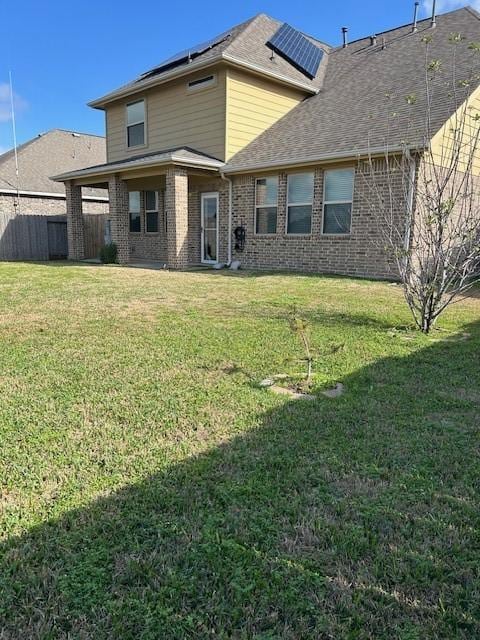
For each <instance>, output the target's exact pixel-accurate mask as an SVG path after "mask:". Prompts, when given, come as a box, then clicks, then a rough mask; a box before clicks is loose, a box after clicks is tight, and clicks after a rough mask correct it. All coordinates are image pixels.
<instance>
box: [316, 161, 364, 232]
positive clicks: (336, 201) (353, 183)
mask: <svg viewBox="0 0 480 640" xmlns="http://www.w3.org/2000/svg"><path fill="white" fill-rule="evenodd" d="M346 169H350V170H351V171H352V173H353V180H352V199H351V200H325V192H326V190H327V173H333V172H334V171H346ZM355 173H356V172H355V167H342V168H341V169H326V170H325V171H324V172H323V196H322V227H321V235H322V236H329V237H338V238H348V237H349V236H351V235H352V219H353V196H354V194H355ZM327 204H349V205H351V209H350V228H349V230H348V231H347V232H346V233H325V231H324V228H325V206H326V205H327Z"/></svg>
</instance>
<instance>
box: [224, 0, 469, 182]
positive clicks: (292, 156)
mask: <svg viewBox="0 0 480 640" xmlns="http://www.w3.org/2000/svg"><path fill="white" fill-rule="evenodd" d="M452 33H460V34H461V35H462V37H463V38H464V39H463V40H462V41H461V42H460V43H459V44H457V45H455V44H453V43H452V42H450V41H449V38H450V36H451V34H452ZM430 35H431V36H432V42H431V44H430V45H429V53H428V59H429V60H434V59H440V60H441V62H442V70H441V73H439V74H438V80H436V82H435V93H434V96H433V109H432V132H433V133H434V132H436V131H438V129H440V127H441V126H442V125H443V124H444V122H445V121H446V120H448V118H449V117H450V116H451V115H452V113H453V112H454V110H455V109H454V106H453V101H452V98H451V97H450V96H449V91H450V89H451V85H452V82H451V79H452V70H453V66H454V62H453V61H454V59H455V57H456V63H455V65H456V74H457V78H458V79H459V80H460V79H464V78H466V77H469V76H470V75H471V72H472V69H475V70H476V71H477V72H478V71H479V70H480V67H479V63H480V59H479V58H480V56H479V54H478V53H475V52H474V51H472V50H470V49H469V48H468V45H469V43H470V42H472V41H478V40H480V15H479V14H478V13H477V12H475V11H473V10H472V9H470V8H463V9H459V10H457V11H453V12H451V13H447V14H444V15H441V16H438V18H437V27H436V28H435V29H431V28H430V21H429V20H424V21H421V22H419V24H418V31H417V32H416V33H412V30H411V25H407V26H404V27H400V28H397V29H394V30H391V31H388V32H385V33H384V34H379V35H378V37H377V45H376V46H371V45H370V38H364V39H362V40H357V41H356V42H353V43H351V44H350V45H349V46H348V47H347V48H337V49H334V50H332V51H330V53H329V54H328V64H327V65H326V73H325V78H324V82H323V85H322V88H321V91H320V92H319V93H318V94H317V95H315V96H312V97H310V98H308V99H306V100H305V101H304V102H302V103H300V104H299V105H298V106H296V107H295V108H294V109H293V110H292V111H290V112H289V113H288V114H287V115H286V116H284V117H283V118H282V119H281V120H279V121H278V122H277V123H275V124H274V125H272V126H271V127H270V128H269V129H268V130H267V131H265V132H264V133H263V134H261V135H260V136H259V137H258V138H256V139H255V140H254V141H253V142H251V143H250V144H249V145H248V146H247V147H245V148H244V149H242V150H241V151H239V152H238V153H237V154H236V155H235V156H233V157H232V158H231V159H230V161H229V162H228V163H227V165H226V167H225V170H226V171H235V170H243V169H245V170H248V169H252V168H257V167H267V166H273V165H275V164H281V163H285V164H290V163H291V164H294V163H296V162H297V163H301V162H302V161H305V160H306V159H312V160H316V159H321V158H323V157H328V156H329V155H332V156H337V157H342V155H348V154H349V153H350V152H352V151H355V150H361V149H365V148H367V146H368V147H369V148H376V147H383V146H385V144H386V143H388V144H389V146H395V145H401V144H403V143H404V141H405V142H409V143H411V144H412V145H416V144H419V145H421V144H423V142H424V132H425V113H426V95H425V93H426V92H425V83H424V77H425V46H426V45H425V43H424V41H423V40H424V38H425V36H430ZM383 38H384V39H385V44H386V46H385V48H383V46H382V40H383ZM454 51H457V54H456V56H455V55H454ZM476 84H478V78H477V80H476ZM472 86H473V85H472ZM472 86H471V87H470V88H468V89H461V88H459V87H458V86H457V91H459V92H461V91H462V90H463V91H471V90H472ZM387 94H388V97H387ZM410 95H415V97H416V98H415V99H416V103H415V104H413V105H409V104H408V103H407V100H406V96H410ZM389 114H390V115H389ZM392 114H395V115H394V116H393V115H392ZM351 155H352V154H351ZM353 155H355V154H353Z"/></svg>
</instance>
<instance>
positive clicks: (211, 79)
mask: <svg viewBox="0 0 480 640" xmlns="http://www.w3.org/2000/svg"><path fill="white" fill-rule="evenodd" d="M215 84H217V76H216V75H214V74H212V75H210V76H205V77H203V78H195V80H190V82H188V83H187V88H188V90H189V91H199V90H200V89H206V88H207V87H213V86H214V85H215Z"/></svg>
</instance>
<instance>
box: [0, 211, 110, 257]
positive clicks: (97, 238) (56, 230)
mask: <svg viewBox="0 0 480 640" xmlns="http://www.w3.org/2000/svg"><path fill="white" fill-rule="evenodd" d="M84 219H85V257H86V258H96V257H98V255H99V253H100V248H101V247H102V245H103V242H104V233H105V219H106V216H105V215H103V214H99V215H97V214H85V216H84ZM67 255H68V242H67V217H66V216H42V215H27V214H26V215H23V214H22V215H15V214H13V213H6V212H0V260H59V259H62V258H66V257H67Z"/></svg>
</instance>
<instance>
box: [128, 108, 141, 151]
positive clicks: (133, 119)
mask: <svg viewBox="0 0 480 640" xmlns="http://www.w3.org/2000/svg"><path fill="white" fill-rule="evenodd" d="M144 144H145V100H138V101H137V102H132V103H131V104H127V147H140V146H142V145H144Z"/></svg>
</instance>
